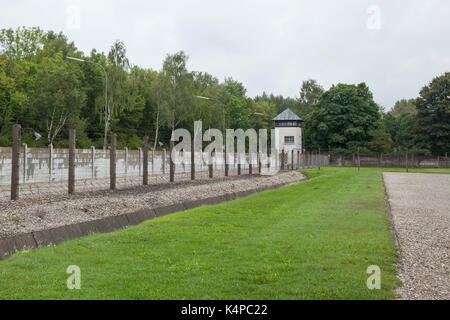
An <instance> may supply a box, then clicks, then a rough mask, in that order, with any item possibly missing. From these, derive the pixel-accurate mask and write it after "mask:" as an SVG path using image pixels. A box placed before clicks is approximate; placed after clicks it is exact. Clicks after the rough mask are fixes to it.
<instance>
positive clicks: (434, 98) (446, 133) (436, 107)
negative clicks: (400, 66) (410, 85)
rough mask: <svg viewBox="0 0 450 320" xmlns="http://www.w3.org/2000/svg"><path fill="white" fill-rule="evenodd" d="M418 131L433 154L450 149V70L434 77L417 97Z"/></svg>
mask: <svg viewBox="0 0 450 320" xmlns="http://www.w3.org/2000/svg"><path fill="white" fill-rule="evenodd" d="M416 108H417V122H416V133H417V134H418V138H419V141H420V143H421V145H422V146H423V147H425V148H427V149H429V150H430V151H431V152H432V153H433V154H441V155H442V154H444V153H445V152H448V150H450V72H446V73H445V74H443V75H441V76H439V77H436V78H434V79H433V80H432V81H431V82H430V83H429V84H428V85H427V86H425V87H423V88H422V90H421V91H420V95H419V97H418V98H417V99H416Z"/></svg>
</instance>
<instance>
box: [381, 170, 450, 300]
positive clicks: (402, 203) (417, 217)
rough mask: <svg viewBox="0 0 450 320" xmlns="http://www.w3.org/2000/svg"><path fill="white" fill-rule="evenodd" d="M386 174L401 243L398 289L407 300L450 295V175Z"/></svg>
mask: <svg viewBox="0 0 450 320" xmlns="http://www.w3.org/2000/svg"><path fill="white" fill-rule="evenodd" d="M383 175H384V181H385V185H386V190H387V193H388V196H389V202H390V206H391V211H392V216H393V224H394V229H395V231H396V234H397V237H398V241H399V246H400V248H399V249H400V250H399V253H400V262H399V264H398V266H397V267H398V270H399V278H400V280H402V281H403V284H404V286H403V287H401V288H399V289H398V293H399V294H400V295H401V296H402V298H403V299H406V300H416V299H421V300H422V299H427V300H428V299H445V300H448V299H450V277H449V275H450V273H449V269H450V268H449V262H450V261H449V247H450V246H449V244H450V243H449V242H450V241H449V227H450V209H449V208H450V175H446V174H423V173H384V174H383Z"/></svg>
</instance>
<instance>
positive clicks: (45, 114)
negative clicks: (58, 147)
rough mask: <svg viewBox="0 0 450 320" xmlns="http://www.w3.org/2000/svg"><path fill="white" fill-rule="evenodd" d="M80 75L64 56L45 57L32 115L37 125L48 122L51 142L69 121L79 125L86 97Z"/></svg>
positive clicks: (38, 76)
mask: <svg viewBox="0 0 450 320" xmlns="http://www.w3.org/2000/svg"><path fill="white" fill-rule="evenodd" d="M79 77H80V71H79V69H77V68H73V67H72V66H69V65H68V63H67V62H66V61H64V60H63V58H62V56H61V55H57V56H56V57H55V58H44V59H43V60H42V63H41V64H40V65H39V70H38V72H37V74H36V81H35V83H34V87H33V98H32V104H33V117H34V119H35V120H36V121H37V122H38V123H36V127H37V126H41V125H42V124H43V123H44V124H45V130H46V131H47V142H48V144H49V145H50V144H53V142H54V140H55V138H56V137H57V136H58V134H59V133H60V132H61V130H62V128H64V126H65V125H66V124H69V125H70V126H71V127H75V126H76V124H77V118H78V116H79V110H80V108H81V107H82V106H83V105H84V103H85V99H86V96H85V93H84V92H83V90H81V89H80V87H81V85H80V81H79Z"/></svg>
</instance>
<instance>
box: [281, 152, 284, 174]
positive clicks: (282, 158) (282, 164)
mask: <svg viewBox="0 0 450 320" xmlns="http://www.w3.org/2000/svg"><path fill="white" fill-rule="evenodd" d="M281 170H284V149H283V150H281Z"/></svg>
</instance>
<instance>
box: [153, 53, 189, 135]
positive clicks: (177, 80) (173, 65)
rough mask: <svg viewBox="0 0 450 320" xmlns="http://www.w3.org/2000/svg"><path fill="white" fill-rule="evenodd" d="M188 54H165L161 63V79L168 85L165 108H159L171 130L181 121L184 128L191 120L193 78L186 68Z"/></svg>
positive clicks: (162, 117)
mask: <svg viewBox="0 0 450 320" xmlns="http://www.w3.org/2000/svg"><path fill="white" fill-rule="evenodd" d="M187 60H188V56H187V55H186V54H185V53H184V52H183V51H180V52H177V53H175V54H173V55H167V56H166V59H165V60H164V63H163V71H162V72H163V77H164V79H163V81H164V83H167V84H168V85H169V88H170V90H169V94H168V95H167V96H166V103H167V108H163V109H162V110H161V119H162V120H163V122H165V124H167V125H169V126H170V128H171V131H173V130H174V129H175V128H176V127H177V126H178V125H179V124H180V123H181V122H183V124H185V128H190V127H192V124H190V123H191V122H192V121H193V112H192V111H193V102H194V101H193V100H194V96H193V79H192V73H190V72H189V71H188V70H187V67H186V63H187Z"/></svg>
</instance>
